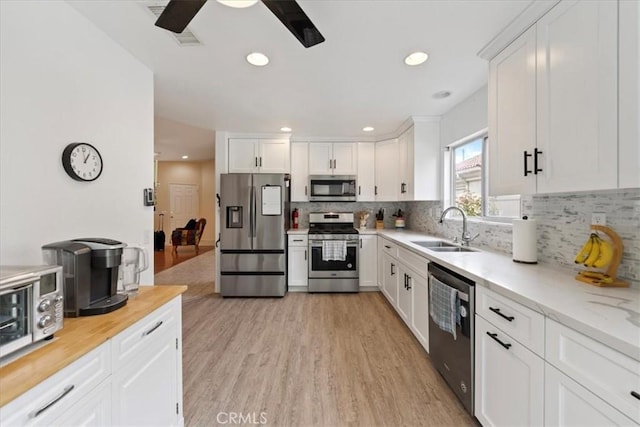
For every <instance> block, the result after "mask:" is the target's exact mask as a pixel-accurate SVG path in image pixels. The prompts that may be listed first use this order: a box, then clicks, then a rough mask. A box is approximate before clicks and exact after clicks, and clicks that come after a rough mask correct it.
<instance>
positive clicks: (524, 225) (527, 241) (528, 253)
mask: <svg viewBox="0 0 640 427" xmlns="http://www.w3.org/2000/svg"><path fill="white" fill-rule="evenodd" d="M511 249H512V251H511V252H512V253H513V261H514V262H521V263H524V264H537V263H538V247H537V238H536V220H535V219H529V218H527V217H526V216H523V217H522V219H514V220H513V242H512V247H511Z"/></svg>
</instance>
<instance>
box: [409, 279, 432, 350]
mask: <svg viewBox="0 0 640 427" xmlns="http://www.w3.org/2000/svg"><path fill="white" fill-rule="evenodd" d="M410 282H411V330H412V331H413V334H414V335H415V336H416V338H417V339H418V341H420V344H422V347H424V349H425V350H427V352H429V281H428V279H427V278H426V277H422V276H420V275H417V274H416V275H414V276H411V281H410Z"/></svg>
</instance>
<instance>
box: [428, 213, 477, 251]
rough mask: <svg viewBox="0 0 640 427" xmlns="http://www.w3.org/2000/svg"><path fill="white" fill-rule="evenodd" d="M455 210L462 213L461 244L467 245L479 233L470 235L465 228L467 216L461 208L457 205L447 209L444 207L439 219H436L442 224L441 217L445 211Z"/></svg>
mask: <svg viewBox="0 0 640 427" xmlns="http://www.w3.org/2000/svg"><path fill="white" fill-rule="evenodd" d="M452 209H454V210H457V211H459V212H460V213H461V214H462V245H463V246H469V243H470V242H471V241H472V240H473V239H475V238H476V237H478V236H479V235H480V233H476V235H475V236H471V234H470V233H469V231H468V230H467V217H466V215H465V214H464V211H463V210H462V209H460V208H459V207H457V206H450V207H448V208H447V209H445V210H444V211H442V215H440V221H438V222H439V223H440V224H442V219H443V218H444V216H445V215H446V214H447V212H449V211H450V210H452Z"/></svg>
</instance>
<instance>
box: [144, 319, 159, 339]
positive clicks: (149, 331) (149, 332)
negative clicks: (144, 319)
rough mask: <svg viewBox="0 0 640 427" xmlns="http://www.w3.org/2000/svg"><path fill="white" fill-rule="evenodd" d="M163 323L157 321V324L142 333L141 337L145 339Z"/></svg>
mask: <svg viewBox="0 0 640 427" xmlns="http://www.w3.org/2000/svg"><path fill="white" fill-rule="evenodd" d="M163 323H164V321H163V320H161V321H159V322H158V323H156V324H155V326H154V327H153V328H151V329H149V330H148V331H145V332H143V333H142V336H143V337H146V336H147V335H149V334H151V333H152V332H153V331H155V330H156V329H158V328H159V327H160V326H162V324H163Z"/></svg>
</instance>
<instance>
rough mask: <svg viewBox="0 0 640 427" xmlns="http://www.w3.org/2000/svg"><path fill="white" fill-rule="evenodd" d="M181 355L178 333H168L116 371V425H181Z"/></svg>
mask: <svg viewBox="0 0 640 427" xmlns="http://www.w3.org/2000/svg"><path fill="white" fill-rule="evenodd" d="M178 355H179V354H178V349H177V336H176V334H175V331H170V330H167V331H165V332H163V333H161V334H159V335H158V336H156V337H154V339H153V341H152V342H151V341H150V342H148V343H147V344H146V346H145V348H144V351H141V352H140V353H139V355H138V356H137V357H136V359H135V360H133V361H132V362H131V363H130V364H128V365H125V366H124V367H122V368H121V369H120V370H119V371H117V372H114V375H113V407H114V408H113V409H114V411H113V423H114V425H136V426H159V425H165V426H168V425H178V422H179V411H180V408H179V406H178V376H177V375H176V365H177V357H178Z"/></svg>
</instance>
